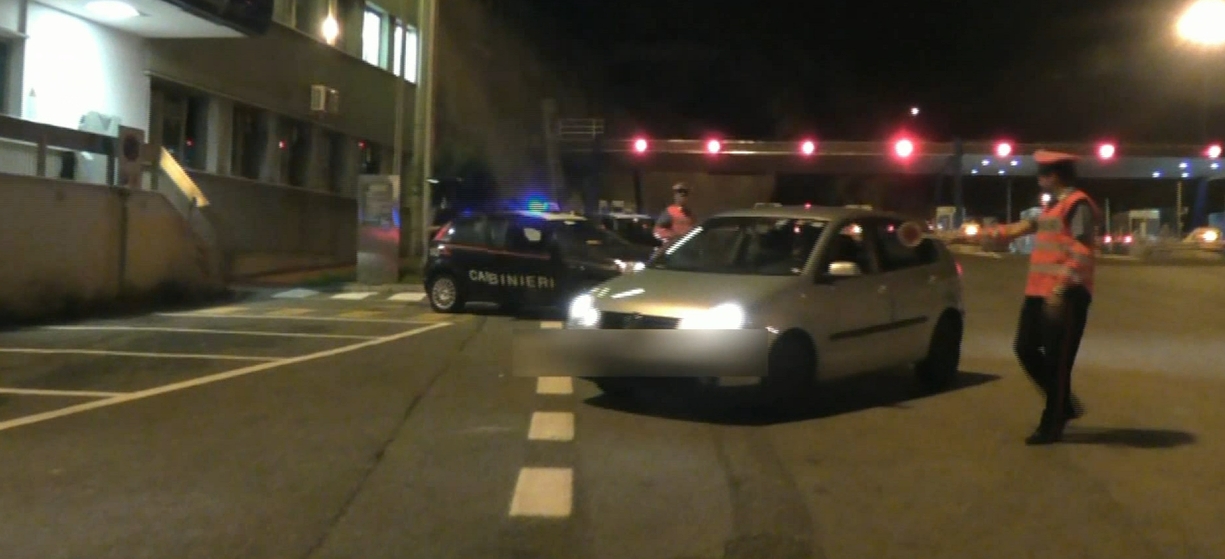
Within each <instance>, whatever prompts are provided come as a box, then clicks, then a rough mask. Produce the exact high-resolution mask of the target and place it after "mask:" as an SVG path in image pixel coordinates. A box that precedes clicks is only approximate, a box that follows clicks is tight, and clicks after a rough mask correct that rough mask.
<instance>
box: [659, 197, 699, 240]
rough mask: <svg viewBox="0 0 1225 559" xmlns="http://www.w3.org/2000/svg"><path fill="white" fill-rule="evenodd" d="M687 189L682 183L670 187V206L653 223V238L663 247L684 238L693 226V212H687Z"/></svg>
mask: <svg viewBox="0 0 1225 559" xmlns="http://www.w3.org/2000/svg"><path fill="white" fill-rule="evenodd" d="M688 204H689V187H688V186H686V185H685V183H683V182H678V183H676V184H674V185H672V205H671V206H668V209H666V210H664V213H662V214H660V216H659V219H657V220H656V221H655V238H656V239H659V240H660V241H662V242H663V244H664V246H667V245H669V244H672V243H673V242H676V241H677V240H678V239H680V238H681V237H684V236H685V234H686V233H688V232H689V231H690V230H691V229H693V226H694V218H693V212H691V211H689V205H688Z"/></svg>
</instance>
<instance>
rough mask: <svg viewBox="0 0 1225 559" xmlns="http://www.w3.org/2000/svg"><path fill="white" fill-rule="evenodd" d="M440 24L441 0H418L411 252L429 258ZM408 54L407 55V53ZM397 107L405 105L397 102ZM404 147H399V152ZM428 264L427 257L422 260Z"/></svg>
mask: <svg viewBox="0 0 1225 559" xmlns="http://www.w3.org/2000/svg"><path fill="white" fill-rule="evenodd" d="M437 24H438V7H437V0H417V27H418V29H417V33H418V41H419V46H418V48H417V95H416V99H415V102H414V105H413V109H414V117H413V159H412V183H411V184H412V187H413V190H412V200H413V204H414V205H416V206H417V208H416V211H414V212H412V214H413V215H414V216H416V217H417V223H418V224H419V225H418V228H417V229H418V230H417V234H416V235H412V236H411V237H410V238H413V240H414V241H416V242H414V243H413V247H412V252H411V254H412V255H414V256H420V257H421V258H422V259H424V258H425V256H426V253H427V245H428V243H429V240H430V227H431V226H432V225H433V215H432V214H433V212H432V211H431V207H432V205H433V203H432V202H431V201H430V185H429V180H430V179H431V178H432V175H433V167H434V165H433V163H434V45H435V39H434V35H435V31H436V29H437ZM405 58H407V57H405ZM397 107H402V106H400V105H397ZM401 110H402V108H401ZM399 154H400V151H399V150H397V151H396V155H399ZM421 265H422V266H424V261H423V262H421Z"/></svg>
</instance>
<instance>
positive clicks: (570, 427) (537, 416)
mask: <svg viewBox="0 0 1225 559" xmlns="http://www.w3.org/2000/svg"><path fill="white" fill-rule="evenodd" d="M527 438H528V440H532V441H562V442H564V441H572V440H574V414H572V413H570V412H561V411H538V412H534V413H532V424H531V427H529V428H528V430H527Z"/></svg>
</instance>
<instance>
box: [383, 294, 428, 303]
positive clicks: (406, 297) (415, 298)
mask: <svg viewBox="0 0 1225 559" xmlns="http://www.w3.org/2000/svg"><path fill="white" fill-rule="evenodd" d="M387 300H388V301H409V302H412V303H417V302H420V301H423V300H425V294H424V293H411V292H409V293H396V294H395V295H392V296H391V297H388V298H387Z"/></svg>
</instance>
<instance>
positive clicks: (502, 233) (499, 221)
mask: <svg viewBox="0 0 1225 559" xmlns="http://www.w3.org/2000/svg"><path fill="white" fill-rule="evenodd" d="M510 227H511V222H510V219H509V218H506V217H492V218H490V219H489V225H488V229H489V246H491V247H493V248H503V249H504V248H506V237H507V232H508V231H509V230H510Z"/></svg>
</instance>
